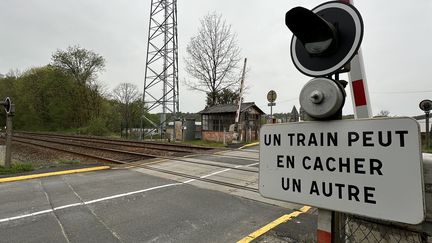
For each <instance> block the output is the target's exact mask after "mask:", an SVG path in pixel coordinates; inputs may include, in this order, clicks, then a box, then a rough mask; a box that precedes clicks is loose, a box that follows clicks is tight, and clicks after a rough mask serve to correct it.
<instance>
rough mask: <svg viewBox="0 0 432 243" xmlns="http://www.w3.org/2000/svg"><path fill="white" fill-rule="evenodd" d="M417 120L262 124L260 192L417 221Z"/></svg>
mask: <svg viewBox="0 0 432 243" xmlns="http://www.w3.org/2000/svg"><path fill="white" fill-rule="evenodd" d="M419 134H420V132H419V125H418V123H417V122H416V121H415V120H413V119H411V118H389V119H367V120H366V119H365V120H341V121H330V122H329V121H326V122H303V123H286V124H272V125H265V126H263V128H262V129H261V133H260V141H261V143H260V175H259V191H260V193H261V194H262V195H263V196H265V197H269V198H274V199H278V200H283V201H289V202H294V203H301V204H306V205H311V206H315V207H318V208H324V209H329V210H335V211H341V212H346V213H351V214H357V215H362V216H367V217H371V218H377V219H385V220H390V221H396V222H402V223H409V224H418V223H421V222H422V221H423V219H424V215H425V209H424V199H423V198H424V197H423V180H422V178H423V172H422V159H421V152H420V135H419Z"/></svg>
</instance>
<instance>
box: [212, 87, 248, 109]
mask: <svg viewBox="0 0 432 243" xmlns="http://www.w3.org/2000/svg"><path fill="white" fill-rule="evenodd" d="M239 95H240V92H239V91H233V90H231V89H229V88H224V89H222V90H220V91H219V92H216V94H212V93H210V92H209V93H207V106H212V105H221V104H236V103H237V101H238V99H239Z"/></svg>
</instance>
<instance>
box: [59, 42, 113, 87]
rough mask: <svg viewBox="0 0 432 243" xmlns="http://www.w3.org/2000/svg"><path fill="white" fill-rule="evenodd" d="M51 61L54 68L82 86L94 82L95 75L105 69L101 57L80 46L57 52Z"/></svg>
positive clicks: (103, 60)
mask: <svg viewBox="0 0 432 243" xmlns="http://www.w3.org/2000/svg"><path fill="white" fill-rule="evenodd" d="M51 59H52V65H53V66H54V67H57V68H59V69H61V70H63V71H64V72H65V73H67V74H69V75H71V76H72V77H73V78H74V79H75V80H76V81H77V83H78V84H80V85H82V86H84V85H89V84H90V83H91V82H92V81H94V80H96V77H97V73H98V72H100V71H103V70H104V68H105V59H104V58H103V57H102V56H101V55H99V54H97V53H95V52H93V51H89V50H86V49H84V48H81V47H80V46H69V47H68V48H67V49H66V51H63V50H57V51H56V52H55V53H54V54H53V55H52V57H51Z"/></svg>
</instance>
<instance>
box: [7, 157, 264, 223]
mask: <svg viewBox="0 0 432 243" xmlns="http://www.w3.org/2000/svg"><path fill="white" fill-rule="evenodd" d="M256 164H258V163H253V164H249V165H238V166H236V168H239V167H250V166H254V165H256ZM229 170H232V169H224V170H220V171H216V172H213V173H210V174H208V175H204V176H200V178H207V177H210V176H213V175H217V174H220V173H223V172H226V171H229ZM196 180H197V179H191V180H187V181H184V182H178V183H170V184H165V185H161V186H155V187H151V188H147V189H142V190H138V191H133V192H127V193H122V194H117V195H113V196H109V197H103V198H99V199H94V200H90V201H86V202H83V203H73V204H68V205H63V206H59V207H55V208H51V209H47V210H42V211H37V212H34V213H29V214H23V215H18V216H14V217H9V218H3V219H0V223H3V222H8V221H12V220H17V219H23V218H28V217H33V216H37V215H41V214H47V213H52V212H54V211H58V210H61V209H65V208H72V207H77V206H83V205H89V204H93V203H97V202H102V201H107V200H111V199H115V198H120V197H125V196H130V195H134V194H138V193H143V192H148V191H153V190H157V189H161V188H165V187H171V186H178V185H182V184H188V183H191V182H193V181H196Z"/></svg>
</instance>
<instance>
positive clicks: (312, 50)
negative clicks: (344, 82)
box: [285, 1, 363, 77]
mask: <svg viewBox="0 0 432 243" xmlns="http://www.w3.org/2000/svg"><path fill="white" fill-rule="evenodd" d="M285 24H286V25H287V26H288V28H289V29H290V30H291V31H292V32H293V34H294V35H293V38H292V40H291V58H292V60H293V63H294V65H295V66H296V68H297V69H298V70H299V71H300V72H302V73H304V74H306V75H308V76H312V77H323V76H328V75H331V74H334V73H337V72H338V71H339V70H340V69H342V68H343V67H344V66H345V65H346V64H347V63H349V62H350V61H351V59H352V58H353V57H354V56H355V55H356V54H357V51H358V49H359V48H360V44H361V41H362V39H363V20H362V18H361V16H360V13H359V12H358V11H357V9H355V8H354V7H353V6H352V5H350V4H346V3H342V2H338V1H334V2H327V3H323V4H321V5H319V6H318V7H316V8H314V9H312V10H308V9H305V8H302V7H296V8H293V9H291V10H290V11H288V12H287V13H286V15H285Z"/></svg>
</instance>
